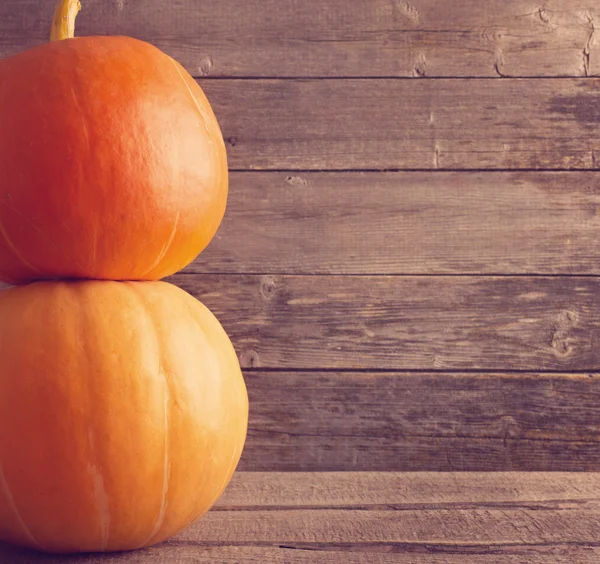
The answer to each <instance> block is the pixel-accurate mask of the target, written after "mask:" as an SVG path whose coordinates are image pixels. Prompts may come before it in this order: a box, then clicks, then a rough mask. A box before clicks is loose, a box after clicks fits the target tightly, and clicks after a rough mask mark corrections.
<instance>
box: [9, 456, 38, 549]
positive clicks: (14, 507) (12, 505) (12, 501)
mask: <svg viewBox="0 0 600 564" xmlns="http://www.w3.org/2000/svg"><path fill="white" fill-rule="evenodd" d="M0 488H1V489H2V492H3V493H4V497H5V498H6V500H7V501H8V505H9V506H10V508H11V509H12V512H13V513H14V514H15V517H16V518H17V522H18V523H19V525H20V526H21V529H23V532H24V533H25V536H26V537H27V538H28V539H29V541H30V542H32V543H33V544H34V545H36V546H38V547H39V548H40V550H46V549H45V548H44V547H43V546H42V543H40V541H39V540H37V539H36V538H35V536H34V534H33V533H32V532H31V530H30V529H29V527H28V526H27V524H26V523H25V521H24V520H23V517H22V515H21V512H20V511H19V509H18V508H17V504H16V503H15V498H14V497H13V494H12V490H11V488H10V486H9V485H8V482H7V480H6V476H5V474H4V467H3V466H2V463H0Z"/></svg>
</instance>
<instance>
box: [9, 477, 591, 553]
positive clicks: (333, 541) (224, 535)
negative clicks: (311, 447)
mask: <svg viewBox="0 0 600 564" xmlns="http://www.w3.org/2000/svg"><path fill="white" fill-rule="evenodd" d="M598 486H600V474H576V473H575V474H573V473H570V474H556V473H550V474H545V473H542V474H522V473H504V474H502V473H492V474H489V473H455V474H439V473H416V474H391V473H338V474H320V473H304V474H296V473H285V474H277V473H264V474H256V473H250V474H248V473H238V474H237V475H236V476H235V478H234V480H233V482H232V484H231V486H230V487H229V488H228V491H227V492H226V494H225V496H224V499H223V500H222V501H221V502H220V507H219V508H218V510H215V511H212V512H211V513H209V515H207V516H206V517H205V518H204V519H202V520H200V521H198V522H197V523H195V524H193V525H192V526H191V527H190V528H188V530H186V531H184V532H183V533H182V534H180V535H179V536H178V537H176V538H175V539H173V540H172V541H171V542H169V543H165V544H163V545H160V546H158V547H154V548H151V549H147V550H143V551H139V552H132V553H126V554H107V555H90V556H85V555H83V556H53V555H38V554H35V553H32V552H29V551H24V550H21V549H17V548H11V547H8V546H6V545H2V546H0V557H2V561H7V562H11V563H13V564H25V563H27V564H37V563H42V562H43V563H46V564H56V563H58V562H61V563H65V562H66V563H68V562H73V563H75V562H77V563H79V564H91V563H92V562H103V563H105V564H116V563H121V564H123V563H126V564H141V563H142V562H144V563H146V562H149V563H152V564H166V563H169V564H180V563H181V564H183V563H186V564H187V563H188V562H190V563H191V562H194V563H196V562H219V561H223V562H267V563H271V562H272V563H275V562H277V563H282V564H283V563H287V562H302V563H307V564H308V563H310V564H312V563H317V562H323V563H325V564H338V563H341V562H349V563H351V564H352V563H361V564H362V563H368V562H369V563H370V562H374V563H381V564H387V563H388V562H389V563H391V562H400V563H409V562H410V563H413V564H421V562H423V563H428V564H459V563H461V562H468V563H471V562H473V563H478V564H492V563H494V564H495V563H496V562H500V561H501V562H507V563H509V564H512V563H519V564H520V563H521V562H523V561H527V562H528V563H532V564H538V563H539V564H542V563H543V564H552V563H557V564H563V563H571V562H578V563H583V564H585V563H588V562H590V563H592V562H595V561H596V560H595V558H597V556H598V554H600V552H599V551H598V543H597V540H596V538H595V537H594V533H595V531H596V529H597V526H598V523H599V521H600V514H599V510H598V501H599V500H598V498H597V492H598ZM386 499H387V500H389V501H390V502H394V503H399V505H398V506H393V505H389V506H388V508H387V509H388V510H383V509H382V508H377V509H375V508H376V507H377V506H378V505H379V503H380V502H382V501H385V500H386ZM357 503H358V504H360V505H361V506H362V507H363V508H362V510H357V509H356V508H353V506H354V505H355V504H357ZM228 504H230V507H227V505H228ZM435 504H437V506H436V507H435V508H434V505H435ZM311 507H312V509H309V508H311ZM316 507H319V508H320V509H315V508H316ZM340 507H345V508H346V509H339V508H340ZM219 559H221V560H219ZM499 559H501V560H499Z"/></svg>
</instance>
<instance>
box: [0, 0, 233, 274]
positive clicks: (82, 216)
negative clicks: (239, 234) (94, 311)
mask: <svg viewBox="0 0 600 564" xmlns="http://www.w3.org/2000/svg"><path fill="white" fill-rule="evenodd" d="M78 8H79V3H78V1H77V0H61V1H60V2H59V4H58V6H57V10H56V14H55V18H54V23H53V27H52V39H54V41H52V42H50V43H48V44H44V45H41V46H39V47H36V48H33V49H30V50H27V51H25V52H23V53H21V54H18V55H15V56H13V57H10V58H8V59H5V60H3V61H0V130H1V131H2V135H0V281H4V282H7V283H11V284H19V283H25V282H28V281H33V280H42V279H52V278H86V279H106V280H158V279H160V278H163V277H165V276H168V275H170V274H173V273H175V272H177V271H178V270H180V269H182V268H183V267H184V266H186V265H187V264H189V263H190V262H191V261H192V260H193V259H194V258H195V257H196V256H197V255H198V253H200V251H202V250H203V249H204V248H205V247H206V245H207V244H208V243H209V241H210V240H211V238H212V237H213V235H214V234H215V232H216V231H217V228H218V227H219V224H220V222H221V220H222V218H223V214H224V212H225V205H226V200H227V190H228V177H227V157H226V151H225V145H224V142H223V137H222V135H221V131H220V129H219V125H218V123H217V120H216V118H215V115H214V113H213V111H212V109H211V106H210V104H209V102H208V100H207V98H206V96H205V95H204V93H203V92H202V90H201V89H200V87H199V86H198V85H197V84H196V82H195V81H194V80H193V79H192V77H191V76H190V75H189V74H188V73H187V72H186V71H185V69H184V68H183V67H182V66H181V65H180V64H179V63H178V62H176V61H175V60H173V59H172V58H171V57H169V56H167V55H166V54H165V53H163V52H161V51H160V50H159V49H157V48H155V47H153V46H152V45H150V44H148V43H145V42H142V41H138V40H136V39H132V38H128V37H80V38H73V37H72V36H73V30H74V21H75V16H76V14H77V11H78Z"/></svg>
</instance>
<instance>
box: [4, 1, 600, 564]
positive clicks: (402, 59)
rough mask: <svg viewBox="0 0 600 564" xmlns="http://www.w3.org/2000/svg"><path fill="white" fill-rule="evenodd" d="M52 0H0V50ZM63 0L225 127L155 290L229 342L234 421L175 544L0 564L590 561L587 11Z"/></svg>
mask: <svg viewBox="0 0 600 564" xmlns="http://www.w3.org/2000/svg"><path fill="white" fill-rule="evenodd" d="M54 3H55V0H2V2H0V58H4V57H7V56H10V55H12V54H15V53H17V52H19V51H22V50H24V49H25V48H28V47H32V46H34V45H38V44H40V43H42V42H44V41H46V39H47V36H48V29H49V21H50V18H51V15H52V12H53V7H54ZM82 3H83V11H82V12H81V14H80V16H79V18H78V20H77V34H79V35H100V34H106V35H109V34H122V35H131V36H135V37H138V38H140V39H144V40H147V41H150V42H152V43H153V44H155V45H157V46H158V47H160V48H161V49H163V50H164V51H166V52H167V53H169V54H170V55H172V56H173V57H174V58H176V59H177V60H179V61H180V62H181V63H182V64H183V65H184V66H185V67H186V68H187V69H188V70H189V71H190V72H191V73H192V75H193V76H194V77H196V78H197V79H198V81H199V83H200V85H201V86H202V88H203V89H204V90H205V92H206V94H207V96H208V97H209V99H210V101H211V103H212V105H213V107H214V109H215V112H216V114H217V117H218V119H219V121H220V124H221V126H222V129H223V133H224V137H225V139H226V143H227V148H228V153H229V163H230V168H231V192H230V198H229V207H228V211H227V214H226V218H225V220H224V222H223V225H222V227H221V229H220V231H219V233H218V235H217V237H216V238H215V240H214V241H213V243H211V245H210V247H209V249H208V250H207V251H206V252H205V253H203V254H202V255H201V256H200V257H199V258H198V259H197V261H196V262H195V263H194V264H192V265H191V266H190V267H189V268H187V269H186V270H185V271H184V272H183V273H181V274H179V275H177V276H175V277H173V278H172V280H171V281H172V282H174V283H176V284H178V285H180V286H181V287H183V288H184V289H186V290H187V291H189V292H190V293H192V294H193V295H194V296H196V297H198V298H199V299H200V300H202V301H203V302H204V303H205V304H206V305H207V306H208V307H209V308H210V309H211V310H213V311H214V312H215V313H216V315H217V316H218V317H219V319H220V320H221V321H222V322H223V324H224V326H225V328H226V330H227V331H228V333H229V334H230V336H231V337H232V340H233V342H234V345H235V347H236V349H237V351H238V353H239V356H240V361H241V364H242V366H243V368H244V373H245V376H246V381H247V384H248V389H249V394H250V401H251V416H250V427H249V435H248V441H247V445H246V449H245V452H244V454H243V457H242V461H241V463H240V473H239V474H238V475H237V477H236V479H235V481H234V483H233V484H232V486H231V487H230V488H229V489H228V491H227V493H226V495H225V498H224V499H223V500H222V501H221V502H220V505H219V507H218V508H217V509H216V510H214V511H213V512H211V513H210V514H209V515H208V516H207V517H206V518H205V519H204V520H202V521H200V522H199V523H197V524H195V525H194V526H193V527H192V528H191V529H189V530H188V531H186V532H185V533H183V534H182V535H181V536H179V537H178V538H177V539H175V540H173V541H172V542H170V543H167V544H165V545H163V546H161V547H158V548H153V549H149V550H146V551H143V552H140V553H132V554H125V555H112V556H91V557H83V558H79V559H77V558H69V559H60V558H55V557H47V556H37V555H34V554H32V553H24V552H20V551H16V552H15V551H13V549H10V548H8V547H5V548H0V562H16V563H21V562H23V563H25V562H27V563H29V562H31V563H36V562H47V563H50V562H77V563H86V564H87V563H88V562H89V563H92V562H105V563H107V562H110V563H115V562H118V563H126V564H130V563H142V562H144V563H145V562H149V563H161V564H162V563H164V564H167V563H169V564H171V563H172V564H179V563H188V562H189V563H192V562H194V563H196V562H264V563H269V562H307V563H308V562H315V563H317V562H318V563H337V562H340V563H341V562H348V563H355V562H356V563H358V562H361V563H362V562H365V563H377V562H385V563H387V562H399V563H409V562H410V563H413V562H414V563H421V562H422V563H432V564H442V563H443V564H455V563H456V564H458V563H461V564H462V563H465V564H467V563H474V564H475V563H476V564H480V563H481V564H488V563H489V564H491V563H497V562H507V563H517V562H518V563H522V562H527V563H528V564H529V563H535V564H537V563H540V564H541V563H543V564H553V563H563V562H564V563H574V562H576V563H578V564H579V563H586V562H590V563H591V562H598V561H599V559H600V552H599V551H600V548H598V547H600V540H599V539H600V532H599V531H600V528H599V527H598V525H599V524H600V523H599V521H600V513H599V512H598V494H597V492H598V486H599V482H600V477H599V476H600V474H594V473H593V472H597V471H598V470H600V407H599V402H598V398H599V397H600V315H599V312H600V278H598V276H599V275H600V244H599V243H600V176H599V175H598V170H599V169H600V128H599V127H598V124H599V123H600V79H599V78H598V77H600V36H599V35H598V30H597V26H598V25H599V24H598V22H600V7H599V6H598V3H597V1H596V0H580V1H579V2H577V3H575V2H572V1H571V0H549V1H546V2H539V3H537V4H536V3H532V2H529V1H528V0H486V1H485V2H478V1H476V0H446V1H444V2H440V1H439V0H409V1H404V0H343V1H342V0H303V1H301V2H299V1H297V0H177V1H173V2H165V1H163V0H144V1H142V0H82ZM297 472H302V473H301V474H296V473H297ZM415 472H425V473H423V474H419V473H416V474H415ZM465 472H467V473H465ZM564 472H569V474H564Z"/></svg>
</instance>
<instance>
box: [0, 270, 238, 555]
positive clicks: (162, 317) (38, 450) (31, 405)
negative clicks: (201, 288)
mask: <svg viewBox="0 0 600 564" xmlns="http://www.w3.org/2000/svg"><path fill="white" fill-rule="evenodd" d="M247 421H248V398H247V393H246V388H245V385H244V381H243V378H242V374H241V371H240V367H239V364H238V360H237V357H236V354H235V352H234V349H233V347H232V345H231V343H230V341H229V339H228V337H227V335H226V334H225V331H224V330H223V328H222V327H221V325H220V324H219V322H218V321H217V320H216V318H215V317H214V316H213V315H212V314H211V313H210V312H209V310H208V309H207V308H206V307H205V306H203V305H202V304H201V303H200V302H198V301H197V300H195V299H194V298H192V297H191V296H190V295H188V294H187V293H185V292H184V291H183V290H181V289H179V288H177V287H175V286H172V285H170V284H167V283H166V282H107V281H106V282H100V281H79V282H77V281H75V282H37V283H34V284H31V285H29V286H22V287H17V288H11V289H8V290H3V291H0V538H1V539H3V540H6V541H9V542H13V543H17V544H21V545H26V546H28V547H31V548H34V549H38V550H43V551H49V552H61V553H66V552H75V551H115V550H128V549H135V548H139V547H144V546H148V545H152V544H154V543H158V542H160V541H162V540H164V539H166V538H168V537H170V536H171V535H173V534H175V533H176V532H177V531H179V530H180V529H182V528H183V527H185V526H186V525H188V524H189V523H190V522H191V521H193V520H194V519H196V518H198V517H199V516H201V515H202V514H203V513H205V512H206V511H207V510H208V509H209V508H210V507H211V506H212V505H213V503H214V502H215V501H216V500H217V498H218V497H219V496H220V494H221V493H222V492H223V489H224V488H225V486H226V485H227V483H228V482H229V480H230V478H231V476H232V474H233V472H234V469H235V467H236V465H237V463H238V460H239V458H240V454H241V452H242V448H243V445H244V440H245V436H246V430H247Z"/></svg>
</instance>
